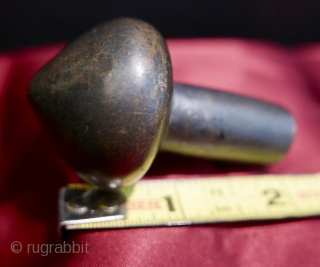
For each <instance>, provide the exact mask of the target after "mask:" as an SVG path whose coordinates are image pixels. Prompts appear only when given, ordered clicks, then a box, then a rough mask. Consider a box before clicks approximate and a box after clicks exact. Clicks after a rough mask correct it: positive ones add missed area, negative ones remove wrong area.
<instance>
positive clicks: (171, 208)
mask: <svg viewBox="0 0 320 267" xmlns="http://www.w3.org/2000/svg"><path fill="white" fill-rule="evenodd" d="M164 199H165V200H166V202H167V205H168V209H169V211H175V208H174V205H173V202H172V198H171V196H166V197H164Z"/></svg>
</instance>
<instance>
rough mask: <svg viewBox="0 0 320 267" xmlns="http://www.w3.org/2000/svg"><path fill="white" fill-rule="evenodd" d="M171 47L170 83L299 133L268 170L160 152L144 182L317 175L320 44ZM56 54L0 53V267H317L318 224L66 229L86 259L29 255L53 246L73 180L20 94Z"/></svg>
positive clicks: (185, 43) (48, 50) (210, 42)
mask: <svg viewBox="0 0 320 267" xmlns="http://www.w3.org/2000/svg"><path fill="white" fill-rule="evenodd" d="M168 46H169V50H170V53H171V58H172V62H173V70H174V80H175V81H177V82H184V83H189V84H194V85H199V86H205V87H211V88H219V89H222V90H226V91H230V92H236V93H239V94H243V95H247V96H252V97H255V98H259V99H263V100H267V101H270V102H274V103H278V104H280V105H282V106H284V107H285V108H287V109H288V110H289V111H291V112H292V114H293V115H294V117H295V119H296V122H297V125H298V133H297V136H296V138H295V140H294V143H293V145H292V147H291V149H290V151H289V153H288V154H287V155H286V156H285V158H284V159H283V160H282V161H281V162H279V163H276V164H273V165H270V166H265V167H253V166H243V165H241V164H233V163H218V162H214V161H210V160H202V159H193V158H189V157H182V156H176V155H171V154H166V153H163V154H160V155H159V156H158V157H157V159H156V160H155V163H154V164H153V166H152V168H151V170H150V171H149V172H148V174H147V177H155V176H158V177H159V176H164V177H165V176H167V177H168V176H170V177H174V175H181V174H188V175H190V174H191V177H192V175H194V176H197V175H206V176H207V175H208V174H210V175H211V174H212V175H216V174H219V175H234V174H250V173H312V172H318V171H320V141H319V133H320V44H313V45H312V44H311V45H305V46H302V47H294V48H288V47H283V46H279V45H276V44H272V43H267V42H259V41H244V40H236V39H205V40H199V39H198V40H168ZM62 47H63V46H62V45H53V46H42V47H36V48H28V49H24V50H20V51H13V52H7V53H2V54H0V101H1V104H0V266H42V265H44V264H46V265H49V266H50V265H52V266H113V267H115V266H221V267H225V266H256V267H258V266H270V267H271V266H272V267H275V266H299V267H300V266H320V257H319V254H320V219H319V218H313V219H300V220H286V221H279V222H245V223H230V224H220V225H217V224H216V225H214V224H212V225H197V226H183V227H158V228H146V229H125V230H123V229H122V230H86V231H69V232H68V233H67V241H68V242H72V241H74V242H76V243H78V244H81V243H85V242H87V243H88V244H89V245H88V251H89V253H88V254H87V253H74V254H58V253H50V254H49V255H48V256H41V254H40V253H28V251H27V245H28V244H57V243H59V238H58V231H57V226H58V218H57V200H58V190H59V188H60V187H61V186H64V185H66V184H67V183H70V182H76V181H79V180H78V178H77V177H76V176H75V174H74V173H73V172H72V171H71V170H70V169H69V168H68V167H67V166H66V165H65V163H64V162H63V161H62V160H61V159H60V158H59V157H58V156H57V155H56V153H55V151H54V149H53V148H52V147H51V145H50V144H49V143H48V141H47V139H46V138H45V136H44V133H43V131H42V129H41V127H40V125H39V123H38V121H37V120H36V118H35V116H34V114H33V112H32V110H31V108H30V106H29V104H28V101H27V95H26V92H27V86H28V83H29V81H30V79H31V77H32V75H34V73H35V72H36V71H37V70H38V69H39V68H40V67H41V66H42V65H44V64H45V63H46V62H47V61H48V60H49V59H50V58H52V57H53V56H54V55H56V54H57V53H58V52H59V51H60V49H61V48H62ZM188 177H190V176H188ZM164 179H165V178H164ZM319 205H320V203H319ZM13 241H19V242H21V244H22V246H23V249H22V251H21V252H20V253H13V252H12V251H11V249H10V245H11V243H12V242H13Z"/></svg>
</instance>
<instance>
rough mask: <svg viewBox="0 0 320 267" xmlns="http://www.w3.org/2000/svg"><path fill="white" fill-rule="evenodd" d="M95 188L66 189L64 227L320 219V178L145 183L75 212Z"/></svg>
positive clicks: (262, 177) (62, 198)
mask: <svg viewBox="0 0 320 267" xmlns="http://www.w3.org/2000/svg"><path fill="white" fill-rule="evenodd" d="M90 188H91V187H90V186H89V185H86V184H73V185H69V186H68V187H65V188H63V189H62V190H61V194H60V225H61V226H63V227H65V228H66V229H95V228H126V227H150V226H175V225H190V224H203V223H219V222H235V221H249V220H274V219H284V218H299V217H309V216H316V215H320V174H308V175H253V176H239V177H224V178H212V177H211V178H209V177H208V178H196V179H176V180H174V179H163V180H161V179H159V180H142V181H139V182H138V183H136V184H135V185H134V186H133V188H131V191H130V192H129V193H124V194H127V196H126V198H125V199H124V200H123V201H122V202H121V201H120V202H119V201H118V202H116V201H115V200H116V199H115V198H113V199H112V198H111V202H110V197H109V200H108V199H107V200H108V201H109V204H103V203H102V204H101V203H100V204H99V203H98V202H99V201H100V202H101V197H105V196H106V195H108V193H107V194H106V193H100V195H99V197H98V198H95V201H94V202H95V204H94V205H93V204H92V203H89V202H90V201H89V202H88V203H82V204H81V205H80V204H76V206H74V207H73V208H72V207H71V206H70V205H71V204H72V203H71V202H72V201H74V199H79V197H80V196H83V194H85V193H86V192H88V190H90ZM81 199H83V197H81ZM98 200H99V201H98ZM97 201H98V202H97ZM103 201H105V200H103ZM70 203H71V204H70ZM110 203H113V204H110ZM85 205H87V207H86V206H85ZM90 205H91V206H90ZM70 207H71V208H70ZM101 207H102V208H101ZM124 210H125V212H124Z"/></svg>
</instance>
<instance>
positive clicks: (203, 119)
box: [161, 84, 295, 164]
mask: <svg viewBox="0 0 320 267" xmlns="http://www.w3.org/2000/svg"><path fill="white" fill-rule="evenodd" d="M294 135H295V122H294V119H293V118H292V116H291V115H290V114H289V113H288V112H287V111H286V110H284V109H283V108H281V107H279V106H276V105H273V104H269V103H265V102H262V101H259V100H255V99H250V98H247V97H243V96H239V95H235V94H231V93H226V92H221V91H216V90H209V89H204V88H197V87H193V86H189V85H183V84H175V85H174V90H173V102H172V109H171V116H170V122H169V126H168V130H167V135H166V138H165V140H164V141H163V143H162V147H161V149H162V150H165V151H170V152H176V153H180V154H185V155H192V156H199V157H205V158H213V159H222V160H236V161H242V162H250V163H258V164H266V163H272V162H275V161H278V160H280V159H281V158H282V157H283V156H284V154H285V153H286V151H287V150H288V148H289V146H290V144H291V142H292V140H293V137H294Z"/></svg>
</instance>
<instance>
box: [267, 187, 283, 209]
mask: <svg viewBox="0 0 320 267" xmlns="http://www.w3.org/2000/svg"><path fill="white" fill-rule="evenodd" d="M263 194H264V195H270V196H272V197H271V198H270V199H269V202H268V205H277V204H285V202H281V201H279V198H280V197H281V194H280V193H279V191H278V190H277V189H273V188H270V189H266V190H264V191H263Z"/></svg>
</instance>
